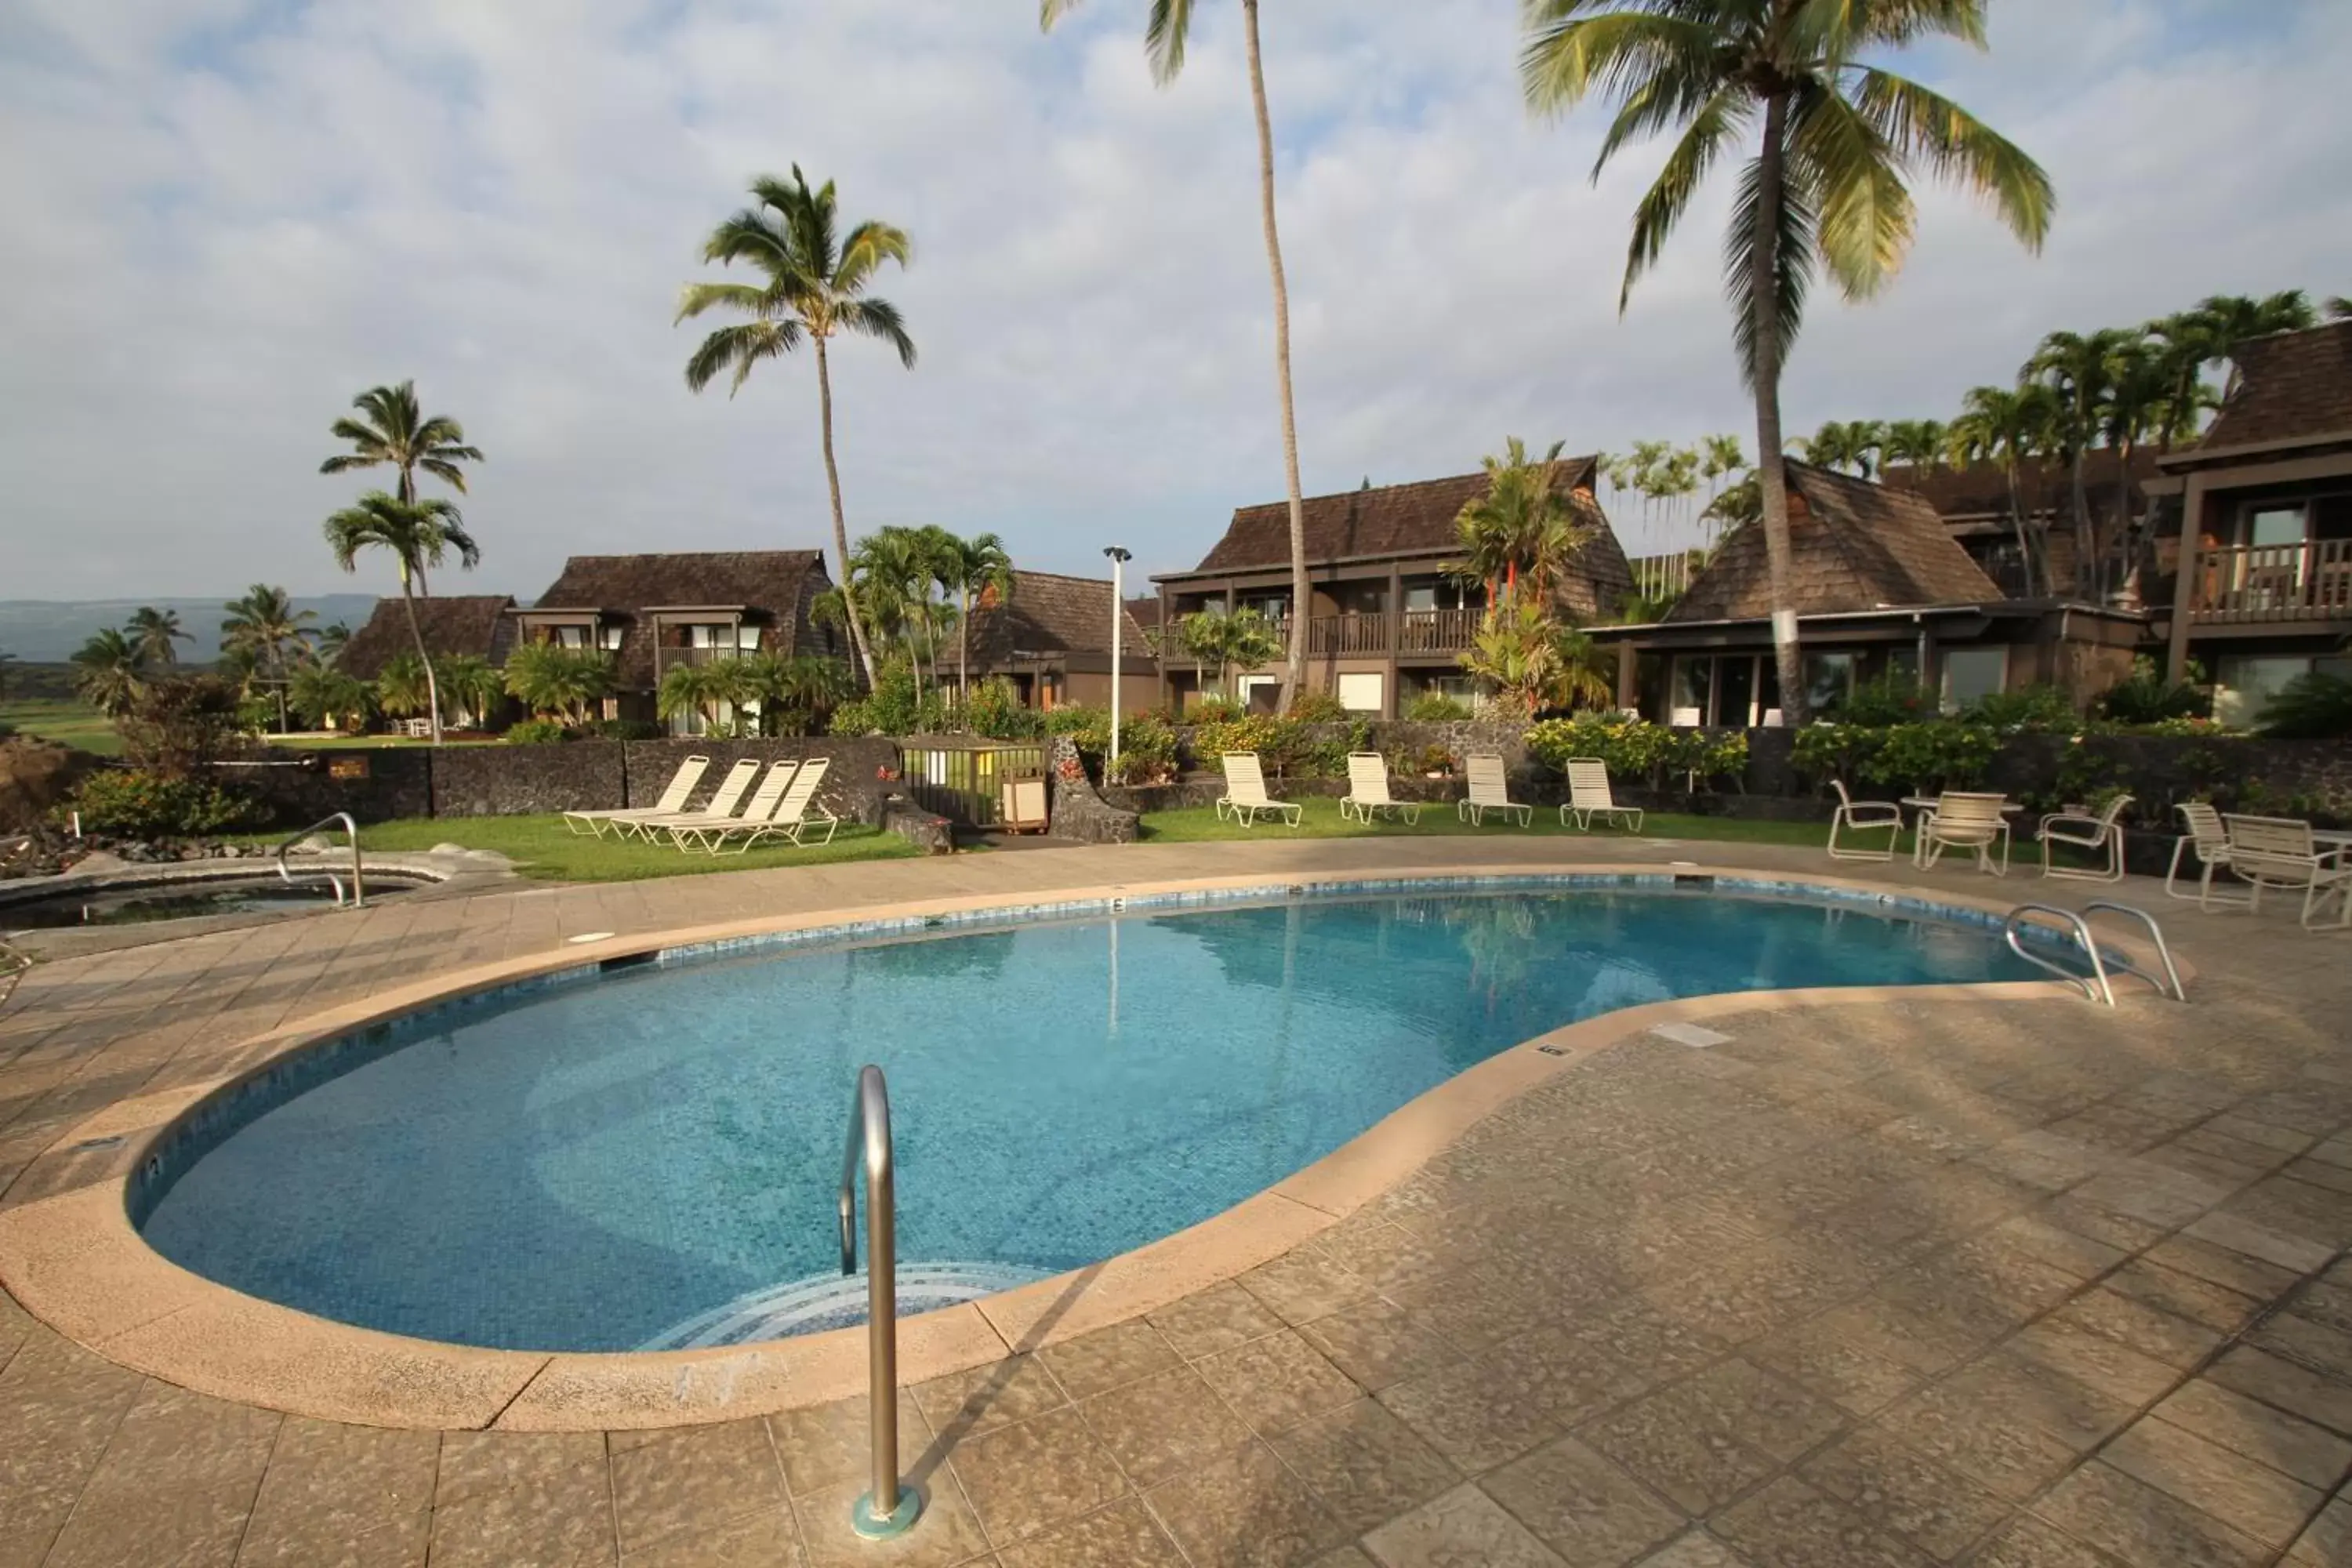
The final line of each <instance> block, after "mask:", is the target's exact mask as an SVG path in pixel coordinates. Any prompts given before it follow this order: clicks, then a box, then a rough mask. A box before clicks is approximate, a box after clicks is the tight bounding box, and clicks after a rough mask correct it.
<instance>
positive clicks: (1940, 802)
mask: <svg viewBox="0 0 2352 1568" xmlns="http://www.w3.org/2000/svg"><path fill="white" fill-rule="evenodd" d="M2006 804H2007V801H2006V799H2005V798H2004V797H2003V796H2000V795H1982V794H1978V793H1974V792H1971V791H1964V790H1946V791H1945V792H1944V793H1943V794H1942V795H1937V797H1936V809H1935V810H1933V811H1931V812H1929V813H1927V816H1924V817H1922V818H1920V821H1919V847H1920V852H1921V853H1922V854H1923V855H1924V856H1925V857H1926V858H1925V860H1924V862H1923V864H1925V865H1928V866H1933V865H1934V864H1935V863H1936V862H1937V859H1938V858H1941V857H1942V855H1943V853H1944V851H1945V850H1947V849H1966V850H1968V851H1969V853H1970V854H1972V855H1974V856H1975V857H1976V858H1977V869H1979V871H1990V872H1991V873H1992V874H1993V875H1994V876H1996V877H2006V876H2008V875H2009V818H2008V817H2007V816H2003V815H2002V813H2001V809H2000V808H2001V807H2002V806H2003V805H2006ZM1996 844H1998V845H2000V864H1999V865H1998V866H1996V865H1995V864H1994V863H1993V858H1992V850H1993V846H1994V845H1996Z"/></svg>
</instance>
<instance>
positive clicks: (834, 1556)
mask: <svg viewBox="0 0 2352 1568" xmlns="http://www.w3.org/2000/svg"><path fill="white" fill-rule="evenodd" d="M865 1494H866V1482H864V1481H863V1480H855V1481H845V1482H843V1483H842V1484H841V1485H839V1486H837V1487H834V1488H831V1489H827V1490H824V1491H821V1492H816V1493H813V1494H812V1495H810V1496H808V1497H806V1498H802V1499H797V1500H795V1501H794V1503H793V1513H794V1514H795V1515H796V1516H797V1517H798V1518H799V1520H800V1526H801V1542H802V1544H803V1546H804V1547H805V1548H806V1549H807V1555H808V1562H809V1568H866V1565H867V1564H876V1565H878V1568H955V1564H958V1563H971V1562H974V1561H976V1560H981V1559H984V1558H986V1556H987V1555H988V1537H987V1535H986V1534H984V1533H983V1532H982V1530H981V1528H980V1521H979V1520H978V1519H976V1518H975V1517H974V1516H973V1514H972V1511H971V1503H970V1502H968V1501H967V1500H965V1498H964V1495H963V1492H962V1490H961V1489H960V1488H958V1487H957V1486H956V1484H955V1482H954V1480H953V1479H951V1478H950V1477H949V1476H948V1475H947V1474H946V1473H945V1472H940V1473H937V1474H934V1475H933V1476H932V1477H931V1479H930V1480H929V1481H928V1482H926V1483H925V1484H924V1486H923V1516H922V1518H920V1519H919V1520H917V1521H915V1527H914V1528H913V1529H912V1530H910V1531H907V1533H906V1534H904V1535H899V1536H894V1537H892V1538H891V1539H889V1540H887V1541H866V1540H864V1539H861V1538H860V1537H859V1535H858V1534H857V1532H856V1530H854V1529H852V1528H851V1526H850V1522H849V1516H850V1508H851V1506H852V1505H853V1504H855V1503H856V1500H858V1499H859V1498H860V1497H862V1496H864V1495H865ZM434 1568H440V1565H439V1562H438V1560H437V1559H436V1562H435V1563H434Z"/></svg>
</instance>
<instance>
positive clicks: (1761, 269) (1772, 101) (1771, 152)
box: [1748, 93, 1811, 728]
mask: <svg viewBox="0 0 2352 1568" xmlns="http://www.w3.org/2000/svg"><path fill="white" fill-rule="evenodd" d="M1788 119H1789V100H1788V98H1787V96H1786V95H1785V94H1780V93H1775V94H1773V95H1772V96H1771V97H1770V98H1769V99H1767V100H1765V106H1764V150H1763V152H1762V153H1761V154H1760V155H1759V157H1758V159H1757V162H1756V226H1757V227H1758V229H1759V231H1760V232H1759V233H1757V234H1756V235H1754V236H1753V237H1752V243H1751V244H1750V245H1749V247H1748V248H1749V251H1750V253H1751V256H1750V260H1749V265H1748V314H1749V317H1750V319H1751V320H1752V321H1753V322H1754V324H1755V335H1756V474H1757V479H1758V481H1759V488H1760V489H1761V490H1762V491H1763V499H1764V559H1765V562H1766V564H1767V565H1768V567H1769V577H1770V582H1771V588H1772V662H1773V667H1774V668H1775V669H1776V670H1777V671H1778V673H1779V675H1780V712H1781V716H1782V718H1783V720H1784V721H1786V722H1787V723H1788V724H1789V725H1790V726H1791V727H1792V728H1793V727H1794V726H1797V725H1801V724H1802V723H1804V722H1805V721H1806V720H1807V719H1809V718H1810V717H1811V714H1809V713H1808V712H1807V711H1806V701H1805V698H1806V692H1805V664H1804V657H1803V654H1802V652H1801V649H1800V648H1799V647H1798V645H1797V612H1796V609H1795V607H1794V605H1792V604H1791V602H1790V582H1789V571H1790V563H1789V468H1788V458H1787V455H1786V454H1785V453H1784V452H1782V450H1781V449H1780V289H1779V288H1778V287H1777V284H1778V282H1779V278H1780V204H1781V202H1782V201H1783V200H1784V199H1785V193H1784V192H1783V189H1782V173H1783V168H1784V163H1783V159H1784V156H1785V149H1784V148H1783V146H1782V140H1783V138H1784V137H1785V135H1786V134H1787V128H1788Z"/></svg>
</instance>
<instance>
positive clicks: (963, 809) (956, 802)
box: [899, 737, 1045, 827]
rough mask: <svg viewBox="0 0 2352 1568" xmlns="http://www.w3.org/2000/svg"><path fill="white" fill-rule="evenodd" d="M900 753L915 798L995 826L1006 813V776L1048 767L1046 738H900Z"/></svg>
mask: <svg viewBox="0 0 2352 1568" xmlns="http://www.w3.org/2000/svg"><path fill="white" fill-rule="evenodd" d="M899 756H900V759H901V766H902V767H903V769H904V770H905V773H906V784H907V794H908V795H910V796H912V797H913V799H914V802H915V804H916V805H919V806H921V807H922V808H923V809H924V810H926V811H932V812H937V813H938V814H939V815H940V816H945V817H949V818H951V819H953V820H954V821H957V822H961V823H962V824H963V825H964V826H967V827H994V826H996V825H997V823H998V822H999V821H1000V820H1001V819H1002V817H1003V804H1004V797H1003V787H1002V786H1003V783H1004V781H1005V780H1006V779H1017V778H1036V777H1040V776H1042V775H1043V774H1044V773H1045V742H1043V741H990V740H983V739H979V738H971V739H965V738H962V737H956V738H950V739H938V738H926V739H922V740H908V741H903V742H900V743H899Z"/></svg>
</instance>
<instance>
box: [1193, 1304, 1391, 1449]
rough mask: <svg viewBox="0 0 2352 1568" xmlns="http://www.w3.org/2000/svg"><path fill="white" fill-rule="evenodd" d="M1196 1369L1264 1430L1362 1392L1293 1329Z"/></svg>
mask: <svg viewBox="0 0 2352 1568" xmlns="http://www.w3.org/2000/svg"><path fill="white" fill-rule="evenodd" d="M1194 1370H1195V1371H1197V1372H1198V1373H1200V1374H1201V1376H1202V1380H1203V1381H1205V1382H1206V1383H1207V1384H1208V1385H1209V1386H1210V1387H1211V1388H1213V1389H1215V1390H1216V1391H1217V1393H1218V1394H1221V1395H1223V1398H1224V1401H1225V1403H1226V1404H1227V1405H1232V1406H1233V1409H1234V1414H1235V1415H1239V1416H1240V1417H1241V1418H1242V1419H1243V1420H1244V1421H1246V1422H1248V1423H1249V1424H1250V1426H1252V1427H1253V1428H1255V1430H1256V1431H1257V1432H1258V1433H1259V1434H1260V1435H1262V1436H1272V1435H1273V1434H1274V1433H1276V1432H1279V1431H1282V1430H1284V1429H1285V1428H1286V1427H1290V1426H1297V1425H1298V1424H1299V1423H1300V1422H1302V1421H1305V1420H1307V1419H1309V1418H1310V1417H1313V1416H1316V1415H1322V1414H1323V1413H1324V1412H1326V1411H1328V1410H1336V1409H1338V1408H1339V1406H1341V1405H1346V1404H1348V1403H1349V1402H1350V1401H1351V1400H1354V1399H1355V1398H1356V1397H1358V1396H1359V1395H1360V1394H1362V1392H1363V1390H1362V1389H1360V1388H1359V1387H1358V1386H1357V1385H1356V1383H1355V1380H1354V1379H1352V1378H1350V1377H1349V1375H1348V1374H1347V1373H1343V1372H1341V1371H1340V1370H1339V1368H1338V1367H1336V1366H1333V1365H1332V1364H1331V1363H1329V1362H1328V1361H1327V1360H1325V1359H1324V1357H1323V1354H1322V1352H1319V1351H1318V1350H1317V1349H1315V1347H1314V1346H1312V1345H1310V1344H1308V1343H1307V1342H1306V1341H1305V1340H1303V1339H1301V1338H1300V1337H1299V1336H1298V1334H1297V1331H1295V1330H1291V1329H1285V1330H1283V1331H1281V1332H1280V1333H1278V1334H1274V1335H1270V1336H1269V1337H1267V1338H1265V1339H1262V1340H1253V1341H1251V1342H1249V1343H1247V1344H1245V1345H1243V1346H1241V1347H1240V1348H1238V1349H1236V1350H1230V1351H1226V1352H1223V1353H1222V1354H1219V1355H1213V1356H1210V1357H1209V1358H1207V1359H1206V1360H1204V1361H1202V1362H1199V1363H1195V1365H1194Z"/></svg>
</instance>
